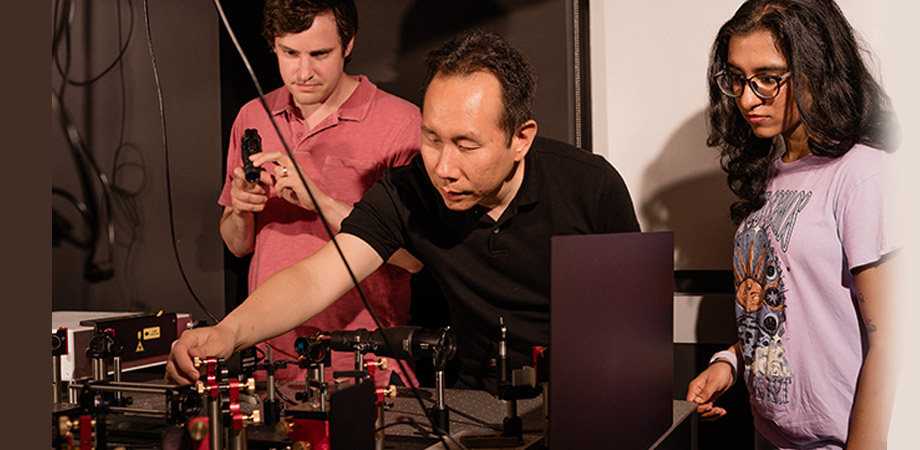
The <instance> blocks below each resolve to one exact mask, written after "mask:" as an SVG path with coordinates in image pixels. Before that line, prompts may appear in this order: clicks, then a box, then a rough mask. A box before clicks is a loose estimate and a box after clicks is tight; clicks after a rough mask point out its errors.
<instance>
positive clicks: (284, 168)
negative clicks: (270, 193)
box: [253, 152, 331, 212]
mask: <svg viewBox="0 0 920 450" xmlns="http://www.w3.org/2000/svg"><path fill="white" fill-rule="evenodd" d="M266 163H274V175H275V180H274V188H275V192H276V193H277V194H278V196H279V197H281V198H283V199H285V200H287V201H288V202H289V203H291V204H293V205H297V206H300V207H301V208H304V209H306V210H309V211H314V212H315V211H316V205H315V204H314V203H313V201H312V200H310V194H308V193H307V188H306V187H304V184H303V183H302V182H301V181H300V176H299V175H297V170H298V166H297V163H295V162H294V161H291V158H288V156H287V155H285V154H284V153H282V152H265V153H260V154H258V155H256V156H255V157H254V158H253V164H254V165H255V166H256V167H262V166H263V165H265V164H266ZM301 172H302V173H303V177H304V180H306V182H307V187H309V188H310V192H312V193H313V197H315V198H316V200H317V201H318V202H320V207H322V206H323V205H324V203H325V202H327V201H330V200H331V199H330V198H329V197H328V196H327V195H326V193H324V192H323V191H321V190H320V189H319V188H318V187H317V186H316V183H314V182H313V180H312V179H311V178H310V176H309V175H307V174H306V172H303V171H302V170H301Z"/></svg>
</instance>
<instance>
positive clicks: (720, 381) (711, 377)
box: [687, 363, 734, 421]
mask: <svg viewBox="0 0 920 450" xmlns="http://www.w3.org/2000/svg"><path fill="white" fill-rule="evenodd" d="M733 377H734V375H733V374H732V369H731V367H730V366H729V365H728V364H722V363H718V364H712V365H710V366H709V368H707V369H706V370H704V371H703V373H701V374H699V376H697V377H696V378H694V379H693V381H691V382H690V385H689V386H688V388H687V401H688V402H695V403H698V404H699V406H697V408H696V412H697V413H698V414H699V415H700V419H701V420H707V421H709V420H716V419H718V418H720V417H722V416H724V415H725V413H726V412H727V411H725V409H724V408H720V407H717V406H713V402H715V401H716V399H717V398H719V397H720V396H721V395H722V394H723V393H725V391H727V390H728V388H730V387H731V385H732V378H733Z"/></svg>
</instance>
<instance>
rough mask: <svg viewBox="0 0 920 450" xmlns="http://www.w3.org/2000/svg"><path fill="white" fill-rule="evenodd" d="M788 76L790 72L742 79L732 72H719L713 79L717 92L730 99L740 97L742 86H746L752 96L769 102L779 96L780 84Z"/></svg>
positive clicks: (742, 90)
mask: <svg viewBox="0 0 920 450" xmlns="http://www.w3.org/2000/svg"><path fill="white" fill-rule="evenodd" d="M790 75H792V72H786V73H784V74H782V75H766V74H762V75H754V76H752V77H751V78H744V77H742V76H741V75H738V74H736V73H732V72H719V73H717V74H716V76H715V77H713V78H714V79H715V81H716V85H717V86H719V90H720V91H722V93H723V94H725V95H727V96H729V97H731V98H738V97H741V94H742V93H743V92H744V86H745V85H748V86H750V87H751V92H753V93H754V95H756V96H757V97H760V98H762V99H764V100H769V99H771V98H774V97H776V96H777V95H779V86H780V84H781V83H782V82H783V81H785V80H786V78H789V76H790Z"/></svg>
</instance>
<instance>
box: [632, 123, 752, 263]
mask: <svg viewBox="0 0 920 450" xmlns="http://www.w3.org/2000/svg"><path fill="white" fill-rule="evenodd" d="M642 183H643V187H642V192H644V193H648V194H646V195H644V196H643V198H642V199H640V200H639V201H638V202H637V212H638V213H639V214H640V215H641V217H642V218H643V219H644V221H645V230H644V231H666V230H670V231H673V232H674V268H675V270H729V269H731V245H732V236H733V235H734V229H735V227H734V225H733V224H732V223H731V219H730V216H729V206H730V205H731V203H732V201H733V196H732V193H731V191H730V190H729V189H728V186H727V185H726V182H725V173H724V172H723V171H722V169H721V167H720V166H719V155H718V150H716V149H713V148H709V147H707V146H706V114H705V111H704V110H701V111H700V112H698V113H696V114H694V115H693V116H691V117H690V118H689V119H687V120H686V121H685V122H684V123H683V124H682V125H681V126H680V127H679V128H677V130H675V131H674V133H673V135H672V136H671V138H670V139H668V141H667V143H666V144H665V146H664V148H663V149H662V150H661V152H660V153H659V155H658V158H656V159H655V161H654V162H652V164H650V165H649V166H648V169H646V171H645V174H644V176H643V178H642Z"/></svg>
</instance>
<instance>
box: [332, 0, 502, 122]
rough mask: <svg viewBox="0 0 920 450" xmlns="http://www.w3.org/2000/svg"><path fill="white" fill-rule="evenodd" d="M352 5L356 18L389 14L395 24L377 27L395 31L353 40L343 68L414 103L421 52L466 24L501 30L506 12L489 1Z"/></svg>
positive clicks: (417, 99)
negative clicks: (352, 54) (350, 55)
mask: <svg viewBox="0 0 920 450" xmlns="http://www.w3.org/2000/svg"><path fill="white" fill-rule="evenodd" d="M357 3H358V9H359V14H360V18H364V17H390V18H391V19H396V23H395V24H379V25H380V26H384V27H393V25H396V26H397V27H398V29H397V30H394V31H395V32H394V34H392V35H387V34H382V35H381V36H380V37H381V39H380V40H376V41H374V40H367V39H364V40H362V41H360V42H358V40H356V43H355V57H354V58H353V62H352V63H350V66H349V69H350V70H353V72H354V73H364V74H366V75H368V76H369V77H370V78H371V80H373V81H374V83H376V84H377V86H378V87H380V88H381V89H383V90H385V91H387V92H390V93H393V94H396V95H398V96H400V97H402V98H404V99H406V100H409V101H410V102H412V103H415V104H416V105H419V106H421V104H422V102H421V100H422V97H421V92H420V87H421V84H422V79H423V78H424V76H425V63H424V61H425V55H427V54H428V52H429V51H430V50H432V49H434V48H436V47H438V46H439V45H441V44H442V43H443V42H444V41H446V40H448V39H450V38H452V37H454V36H455V35H456V34H458V33H460V32H462V31H464V30H467V29H470V28H476V27H481V28H484V29H488V30H491V31H494V32H496V33H499V34H504V31H505V28H506V25H505V24H504V22H503V20H502V19H503V18H506V17H507V16H508V14H509V11H508V10H507V9H506V8H505V7H504V6H502V5H501V4H499V3H498V2H496V1H494V0H474V1H465V2H454V1H414V2H408V4H394V3H391V2H376V1H374V2H357ZM399 12H402V13H403V16H402V17H401V18H393V17H392V15H393V14H394V13H399ZM435 19H436V20H435ZM368 26H371V25H368ZM372 26H378V24H374V25H372ZM365 31H366V30H365ZM360 33H361V32H360V31H359V35H360ZM365 36H367V35H366V34H365ZM390 36H398V39H397V40H396V41H395V42H394V41H393V40H392V39H390ZM359 39H360V36H359ZM394 47H395V48H394ZM384 59H387V60H388V61H384Z"/></svg>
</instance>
